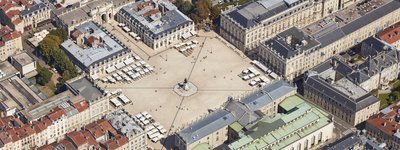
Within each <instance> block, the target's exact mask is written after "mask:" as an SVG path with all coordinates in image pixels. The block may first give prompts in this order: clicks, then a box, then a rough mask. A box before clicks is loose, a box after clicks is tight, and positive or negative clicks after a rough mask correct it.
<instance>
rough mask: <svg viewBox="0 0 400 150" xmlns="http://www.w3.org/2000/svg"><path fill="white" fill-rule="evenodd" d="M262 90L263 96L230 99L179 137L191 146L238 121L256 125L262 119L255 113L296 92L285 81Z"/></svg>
mask: <svg viewBox="0 0 400 150" xmlns="http://www.w3.org/2000/svg"><path fill="white" fill-rule="evenodd" d="M262 90H264V91H265V92H264V93H263V94H261V92H260V91H257V92H256V93H259V94H256V93H253V94H251V95H250V96H247V97H246V98H244V99H242V100H240V101H236V100H233V99H229V100H228V101H227V102H226V103H225V105H224V107H223V108H222V109H217V110H216V111H214V112H212V113H210V114H209V115H207V116H206V117H204V118H202V119H200V120H198V121H196V122H195V123H193V124H191V125H189V126H188V127H186V128H184V129H182V130H181V131H179V132H177V135H179V136H180V137H181V138H182V139H183V140H184V141H186V143H187V144H191V143H194V142H196V141H197V140H200V139H201V138H203V137H205V136H207V135H209V134H211V133H213V132H215V131H217V130H219V129H221V128H226V127H227V126H228V125H230V124H232V123H233V122H236V121H237V122H238V123H239V124H241V125H242V126H246V125H248V124H250V123H254V122H255V121H257V120H259V119H260V118H261V117H262V116H259V115H258V114H256V113H255V112H254V111H256V110H258V109H260V108H261V107H263V106H265V105H267V104H269V103H271V102H273V101H274V100H276V99H278V98H280V97H282V96H283V95H285V94H287V93H288V92H291V91H295V90H296V88H295V87H293V86H291V85H289V84H288V83H286V82H285V81H282V80H279V81H276V82H274V83H272V84H270V85H269V86H266V87H265V88H263V89H262ZM267 95H268V96H267Z"/></svg>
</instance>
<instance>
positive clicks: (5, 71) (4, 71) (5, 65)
mask: <svg viewBox="0 0 400 150" xmlns="http://www.w3.org/2000/svg"><path fill="white" fill-rule="evenodd" d="M0 71H1V72H0V75H1V76H2V77H0V81H2V80H4V79H8V78H10V77H13V76H15V75H16V74H17V73H18V70H17V69H15V68H14V66H13V65H11V64H10V62H8V61H3V62H0Z"/></svg>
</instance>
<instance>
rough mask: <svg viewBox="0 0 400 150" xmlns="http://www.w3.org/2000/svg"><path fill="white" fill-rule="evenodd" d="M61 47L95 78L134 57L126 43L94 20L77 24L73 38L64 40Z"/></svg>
mask: <svg viewBox="0 0 400 150" xmlns="http://www.w3.org/2000/svg"><path fill="white" fill-rule="evenodd" d="M61 48H62V49H63V50H64V51H65V52H66V54H67V55H68V56H69V58H70V59H71V60H72V61H73V62H74V64H75V65H77V66H78V67H80V68H81V69H82V70H83V71H85V72H86V73H88V74H89V76H90V77H91V78H92V79H94V80H96V79H98V78H100V77H103V76H104V75H106V74H107V73H110V72H111V70H115V67H120V66H121V65H123V66H125V64H126V61H132V60H133V59H134V58H133V54H132V53H131V51H130V50H129V49H128V48H127V47H126V46H125V45H123V44H122V43H121V42H120V41H118V40H117V39H116V38H114V36H113V35H111V34H109V33H108V32H107V31H106V30H105V29H103V28H100V27H99V26H98V25H97V24H95V23H94V22H87V23H84V24H82V25H80V26H77V27H76V29H75V30H74V31H72V33H71V39H68V40H66V41H64V42H63V43H62V44H61ZM112 68H113V69H112Z"/></svg>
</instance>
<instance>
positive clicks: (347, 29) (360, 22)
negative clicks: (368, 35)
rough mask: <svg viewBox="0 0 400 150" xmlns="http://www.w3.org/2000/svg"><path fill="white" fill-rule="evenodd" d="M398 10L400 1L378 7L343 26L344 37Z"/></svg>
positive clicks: (393, 0)
mask: <svg viewBox="0 0 400 150" xmlns="http://www.w3.org/2000/svg"><path fill="white" fill-rule="evenodd" d="M399 8H400V1H398V0H392V1H391V2H389V3H387V4H386V5H383V6H381V7H378V8H377V9H375V10H374V11H371V12H368V13H367V14H365V15H364V16H362V17H360V18H358V19H356V20H354V21H352V22H350V23H349V24H347V25H345V26H343V27H342V30H343V32H344V33H345V34H346V35H347V34H350V33H352V32H354V31H355V30H357V29H360V28H362V27H364V26H366V25H367V24H370V23H371V22H373V21H375V20H376V19H378V18H381V17H383V16H385V15H387V14H389V13H391V12H393V11H394V10H396V9H399Z"/></svg>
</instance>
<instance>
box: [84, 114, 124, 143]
mask: <svg viewBox="0 0 400 150" xmlns="http://www.w3.org/2000/svg"><path fill="white" fill-rule="evenodd" d="M86 129H87V130H88V131H89V132H90V133H91V134H92V135H93V136H94V137H95V138H96V139H97V138H99V137H101V136H104V135H106V134H107V133H108V132H110V133H111V134H112V135H117V131H116V130H115V129H114V128H113V127H112V126H111V124H110V123H109V122H108V121H107V120H105V119H101V120H99V121H96V122H93V123H90V124H88V125H87V126H86Z"/></svg>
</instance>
